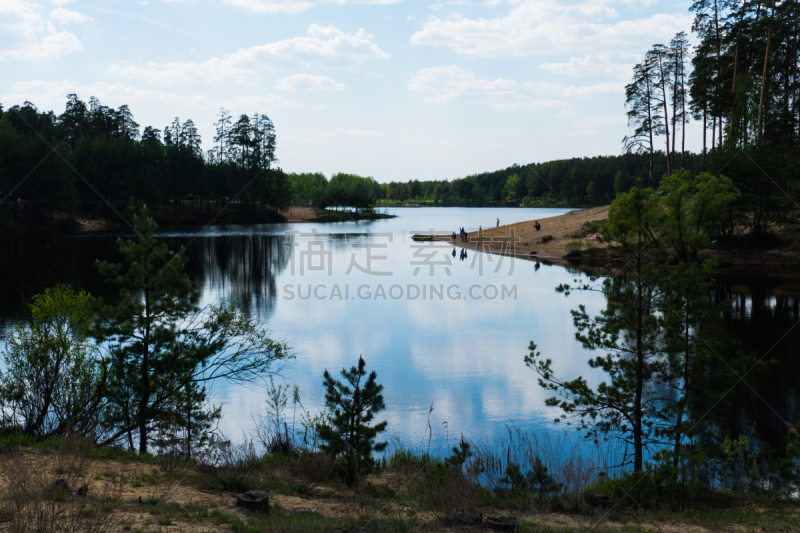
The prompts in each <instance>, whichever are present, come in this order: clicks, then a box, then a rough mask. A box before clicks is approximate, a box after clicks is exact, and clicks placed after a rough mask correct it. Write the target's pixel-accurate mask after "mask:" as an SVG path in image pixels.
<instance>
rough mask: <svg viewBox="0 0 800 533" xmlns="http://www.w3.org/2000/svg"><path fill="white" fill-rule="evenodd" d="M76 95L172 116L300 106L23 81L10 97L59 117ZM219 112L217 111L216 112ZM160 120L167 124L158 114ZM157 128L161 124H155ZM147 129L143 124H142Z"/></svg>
mask: <svg viewBox="0 0 800 533" xmlns="http://www.w3.org/2000/svg"><path fill="white" fill-rule="evenodd" d="M69 93H76V94H77V95H78V96H80V98H81V99H83V100H84V101H85V100H88V99H89V96H96V97H98V98H100V101H101V103H102V104H103V105H108V106H111V107H118V106H120V105H122V104H129V105H130V106H131V109H132V110H133V111H134V113H136V112H137V110H139V112H143V110H146V109H151V108H153V107H154V106H155V107H159V108H162V109H169V110H170V113H173V112H174V113H175V114H178V115H186V116H192V115H195V114H197V112H198V110H216V109H219V108H220V107H226V108H229V109H231V110H232V111H233V112H234V114H237V113H239V112H242V113H246V114H252V113H253V112H255V111H257V110H263V109H268V108H273V107H275V106H296V105H299V104H300V103H299V102H297V101H294V100H287V99H285V98H283V97H281V96H278V95H274V94H260V95H258V96H248V95H238V94H234V95H232V98H231V99H228V98H227V97H224V95H223V96H220V98H219V99H214V98H209V97H208V96H206V95H203V94H192V93H187V92H186V91H180V92H169V91H160V90H153V89H147V88H142V87H136V86H132V85H129V84H128V85H118V84H115V83H107V82H96V83H93V84H90V85H86V84H79V83H74V82H71V81H69V80H62V81H40V80H33V81H24V82H17V83H15V84H14V85H13V86H12V88H11V91H10V94H8V95H7V96H8V101H10V102H22V101H24V100H30V101H32V102H35V103H36V105H37V107H39V109H53V110H55V111H56V113H60V112H61V111H60V110H63V109H64V103H65V101H66V99H65V98H64V95H66V94H69ZM214 112H216V111H214ZM159 117H161V120H165V118H164V117H162V116H161V113H159ZM152 125H154V126H158V124H152ZM143 126H144V124H143Z"/></svg>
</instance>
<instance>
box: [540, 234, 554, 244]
mask: <svg viewBox="0 0 800 533" xmlns="http://www.w3.org/2000/svg"><path fill="white" fill-rule="evenodd" d="M552 240H553V236H552V235H545V236H544V237H542V244H544V243H546V242H550V241H552Z"/></svg>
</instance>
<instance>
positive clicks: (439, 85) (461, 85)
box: [408, 65, 517, 104]
mask: <svg viewBox="0 0 800 533" xmlns="http://www.w3.org/2000/svg"><path fill="white" fill-rule="evenodd" d="M408 89H409V90H411V91H415V92H420V93H434V96H429V97H426V98H425V99H424V101H425V102H429V103H437V104H441V103H444V102H447V101H449V100H452V99H454V98H457V97H459V96H464V95H476V94H484V95H487V94H488V95H494V96H496V95H499V94H513V93H516V92H517V82H516V81H514V80H505V79H502V78H497V79H496V80H482V79H479V78H477V77H476V76H475V74H473V73H472V72H469V71H466V70H464V69H462V68H461V67H458V66H456V65H450V66H447V67H430V68H424V69H422V70H418V71H417V73H416V74H415V75H414V77H413V78H411V79H410V80H409V82H408Z"/></svg>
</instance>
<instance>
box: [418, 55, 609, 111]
mask: <svg viewBox="0 0 800 533" xmlns="http://www.w3.org/2000/svg"><path fill="white" fill-rule="evenodd" d="M408 89H409V90H411V91H415V92H420V93H428V94H430V96H427V97H425V98H424V99H423V101H424V102H426V103H435V104H442V103H446V102H449V101H451V100H453V99H455V98H458V97H462V96H479V97H482V98H483V100H485V101H487V102H489V103H490V104H491V106H492V107H493V108H494V109H497V110H500V111H538V110H540V109H547V108H551V107H553V106H556V105H559V104H561V107H562V108H564V107H567V105H568V104H567V101H568V100H571V99H575V98H591V97H596V96H602V95H606V94H614V93H622V92H623V91H624V84H622V83H619V82H605V83H598V84H595V85H586V86H581V87H575V86H565V85H562V84H560V83H549V82H542V81H530V82H526V83H523V84H521V85H520V84H518V83H517V82H516V81H514V80H508V79H503V78H497V79H495V80H484V79H480V78H478V77H477V76H476V75H475V74H473V73H472V72H469V71H466V70H464V69H462V68H461V67H458V66H456V65H450V66H447V67H432V68H424V69H422V70H419V71H417V72H416V74H415V75H414V77H412V78H411V79H410V80H409V82H408ZM531 94H537V95H540V94H541V95H552V97H551V98H545V99H541V98H534V97H532V96H531ZM562 112H567V110H566V109H562Z"/></svg>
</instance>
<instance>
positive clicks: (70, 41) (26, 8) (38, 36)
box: [0, 0, 83, 60]
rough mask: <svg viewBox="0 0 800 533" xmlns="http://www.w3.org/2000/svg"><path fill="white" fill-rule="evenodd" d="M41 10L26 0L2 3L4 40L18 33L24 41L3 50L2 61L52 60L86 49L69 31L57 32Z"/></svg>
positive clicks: (1, 18) (0, 12)
mask: <svg viewBox="0 0 800 533" xmlns="http://www.w3.org/2000/svg"><path fill="white" fill-rule="evenodd" d="M40 9H41V6H39V5H38V4H33V3H31V2H26V1H24V0H5V1H3V2H0V20H1V21H2V22H1V23H0V31H2V32H3V34H4V37H8V36H11V35H15V34H16V35H18V36H19V37H20V38H21V42H19V43H18V44H17V45H16V46H14V47H12V48H8V49H5V50H0V60H5V59H27V60H36V59H50V58H55V57H60V56H62V55H64V54H68V53H70V52H75V51H78V50H83V45H82V44H81V42H80V41H79V40H78V38H77V37H75V35H73V34H72V33H70V32H68V31H67V30H61V31H56V29H55V27H54V25H53V23H52V22H51V21H49V20H47V19H45V18H44V17H43V16H42V15H41V13H40V12H39V11H40ZM55 11H58V9H56V10H55ZM63 11H66V10H63Z"/></svg>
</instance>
